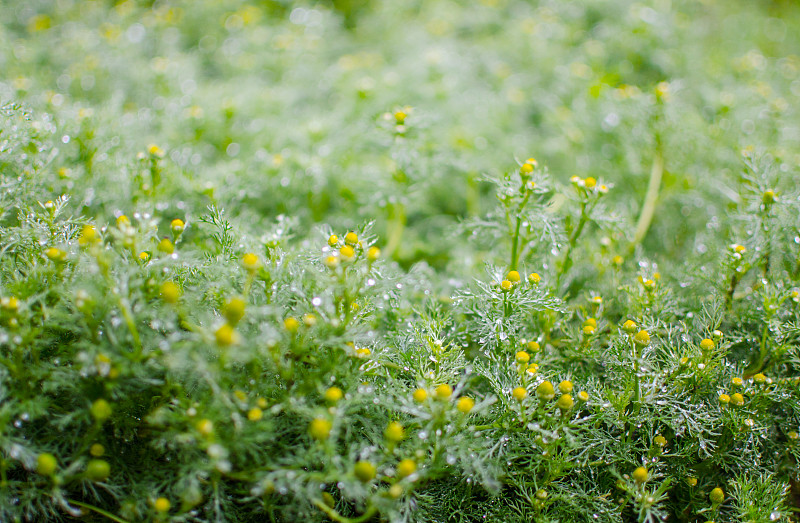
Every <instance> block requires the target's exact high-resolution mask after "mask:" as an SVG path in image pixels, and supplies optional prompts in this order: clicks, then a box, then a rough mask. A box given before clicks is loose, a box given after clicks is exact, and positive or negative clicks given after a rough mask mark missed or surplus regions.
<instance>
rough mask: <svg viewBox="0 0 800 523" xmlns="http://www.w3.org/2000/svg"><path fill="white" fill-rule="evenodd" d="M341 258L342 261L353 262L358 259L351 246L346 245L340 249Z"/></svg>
mask: <svg viewBox="0 0 800 523" xmlns="http://www.w3.org/2000/svg"><path fill="white" fill-rule="evenodd" d="M339 257H340V258H341V259H342V261H352V260H353V258H355V257H356V251H355V250H353V248H352V247H351V246H349V245H345V246H344V247H342V248H341V249H339Z"/></svg>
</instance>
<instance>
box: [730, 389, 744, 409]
mask: <svg viewBox="0 0 800 523" xmlns="http://www.w3.org/2000/svg"><path fill="white" fill-rule="evenodd" d="M731 405H732V406H734V407H741V406H742V405H744V396H742V395H741V394H739V393H738V392H735V393H733V394H731Z"/></svg>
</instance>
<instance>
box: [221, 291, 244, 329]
mask: <svg viewBox="0 0 800 523" xmlns="http://www.w3.org/2000/svg"><path fill="white" fill-rule="evenodd" d="M246 306H247V303H246V302H245V301H244V299H243V298H239V297H234V298H231V299H229V300H228V301H227V302H225V305H224V306H223V307H222V315H223V316H224V317H225V319H226V320H228V323H229V324H230V325H236V324H237V323H239V321H241V319H242V318H243V317H244V310H245V307H246Z"/></svg>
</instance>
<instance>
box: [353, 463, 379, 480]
mask: <svg viewBox="0 0 800 523" xmlns="http://www.w3.org/2000/svg"><path fill="white" fill-rule="evenodd" d="M376 473H377V469H376V468H375V465H373V464H372V463H370V462H369V461H357V462H356V464H355V466H354V467H353V474H354V475H355V477H357V478H358V480H359V481H361V482H362V483H369V482H370V481H372V480H373V479H375V474H376Z"/></svg>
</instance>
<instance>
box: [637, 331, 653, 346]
mask: <svg viewBox="0 0 800 523" xmlns="http://www.w3.org/2000/svg"><path fill="white" fill-rule="evenodd" d="M633 342H634V343H635V344H636V345H639V346H640V347H646V346H647V345H649V344H650V334H648V333H647V331H646V330H640V331H639V332H637V333H636V335H634V337H633Z"/></svg>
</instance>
